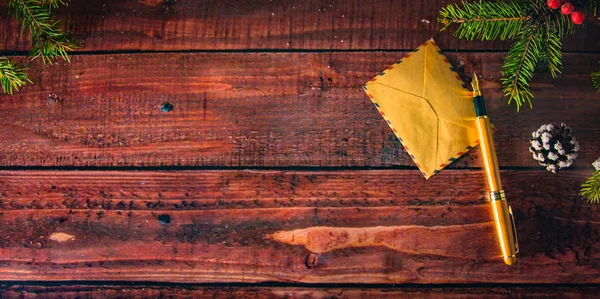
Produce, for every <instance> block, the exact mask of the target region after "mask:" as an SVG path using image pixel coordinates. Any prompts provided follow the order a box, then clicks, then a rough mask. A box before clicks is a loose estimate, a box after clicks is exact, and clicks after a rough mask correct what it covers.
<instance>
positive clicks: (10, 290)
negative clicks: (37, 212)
mask: <svg viewBox="0 0 600 299" xmlns="http://www.w3.org/2000/svg"><path fill="white" fill-rule="evenodd" d="M597 293H598V288H597V287H551V286H548V287H529V288H524V287H495V288H414V287H412V288H411V287H409V288H401V289H400V288H368V289H364V288H363V289H361V288H354V289H352V288H340V287H335V288H314V287H313V288H299V287H196V286H190V285H186V286H181V287H166V286H161V287H157V286H152V285H148V286H131V285H122V286H120V285H116V286H114V285H109V286H103V285H82V286H60V285H58V286H19V285H14V286H8V287H6V288H5V289H0V296H2V298H6V299H12V298H46V299H51V298H61V299H70V298H78V299H79V298H211V299H219V298H241V299H250V298H257V299H259V298H260V299H262V298H300V299H309V298H310V299H354V298H373V299H380V298H394V299H404V298H406V299H411V298H483V299H497V298H548V297H553V296H555V295H557V294H560V297H561V298H592V297H594V296H595V295H596V294H597Z"/></svg>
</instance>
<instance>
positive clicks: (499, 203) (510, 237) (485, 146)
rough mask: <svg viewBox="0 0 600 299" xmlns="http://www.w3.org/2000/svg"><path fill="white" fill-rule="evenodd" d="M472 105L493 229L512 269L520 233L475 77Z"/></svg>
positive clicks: (475, 77)
mask: <svg viewBox="0 0 600 299" xmlns="http://www.w3.org/2000/svg"><path fill="white" fill-rule="evenodd" d="M473 75H474V77H473V81H472V82H471V86H472V87H473V104H474V105H475V114H476V116H477V118H476V120H475V122H476V125H477V132H478V134H479V145H480V147H481V155H482V158H483V165H484V168H485V174H486V178H487V185H488V187H489V197H490V204H491V205H492V213H493V216H494V226H495V227H496V234H497V236H498V242H499V243H500V250H501V251H502V256H503V258H504V263H506V264H507V265H509V266H510V265H512V264H514V263H515V261H516V260H517V258H516V256H517V252H519V242H518V240H517V231H516V230H515V219H514V217H513V213H512V209H511V207H510V206H509V205H508V203H507V202H506V197H505V195H504V190H502V183H501V182H500V170H499V168H498V158H497V157H496V148H495V146H494V138H493V136H492V129H491V125H490V119H489V118H488V116H487V113H486V111H485V104H484V102H483V97H482V96H481V91H480V90H479V81H478V80H477V75H476V74H473Z"/></svg>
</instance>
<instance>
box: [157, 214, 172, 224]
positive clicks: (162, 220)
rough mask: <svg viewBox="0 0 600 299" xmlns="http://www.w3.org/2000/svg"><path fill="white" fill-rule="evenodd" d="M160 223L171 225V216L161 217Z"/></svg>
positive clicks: (159, 218) (159, 217)
mask: <svg viewBox="0 0 600 299" xmlns="http://www.w3.org/2000/svg"><path fill="white" fill-rule="evenodd" d="M158 221H159V222H160V223H162V224H169V223H171V216H169V215H159V216H158Z"/></svg>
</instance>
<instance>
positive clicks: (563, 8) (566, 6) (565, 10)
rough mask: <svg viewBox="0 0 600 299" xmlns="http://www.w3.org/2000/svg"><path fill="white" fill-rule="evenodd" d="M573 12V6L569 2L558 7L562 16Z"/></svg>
mask: <svg viewBox="0 0 600 299" xmlns="http://www.w3.org/2000/svg"><path fill="white" fill-rule="evenodd" d="M574 10H575V5H573V3H571V2H566V3H565V4H563V5H562V6H561V7H560V12H562V14H563V15H565V16H566V15H570V14H571V13H572V12H573V11H574Z"/></svg>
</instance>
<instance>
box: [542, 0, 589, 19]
mask: <svg viewBox="0 0 600 299" xmlns="http://www.w3.org/2000/svg"><path fill="white" fill-rule="evenodd" d="M548 7H550V8H552V9H557V8H559V7H560V12H561V13H562V14H563V15H565V16H568V15H571V22H573V24H577V25H579V24H581V23H583V20H584V19H585V15H584V14H583V12H581V11H578V10H575V5H573V3H571V2H568V1H564V0H548Z"/></svg>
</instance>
